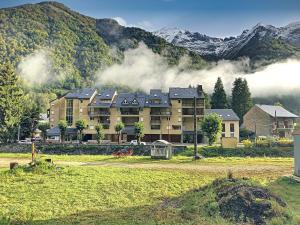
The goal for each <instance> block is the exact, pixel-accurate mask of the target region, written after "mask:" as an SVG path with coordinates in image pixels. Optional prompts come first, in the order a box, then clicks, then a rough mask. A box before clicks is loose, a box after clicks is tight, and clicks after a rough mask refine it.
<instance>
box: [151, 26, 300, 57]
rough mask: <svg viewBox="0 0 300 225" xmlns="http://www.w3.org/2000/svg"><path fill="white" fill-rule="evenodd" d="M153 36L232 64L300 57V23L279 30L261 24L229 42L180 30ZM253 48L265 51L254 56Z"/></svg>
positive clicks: (229, 39) (158, 32)
mask: <svg viewBox="0 0 300 225" xmlns="http://www.w3.org/2000/svg"><path fill="white" fill-rule="evenodd" d="M153 33H154V34H155V35H157V36H160V37H162V38H164V39H165V40H167V41H168V42H170V43H172V44H174V45H177V46H181V47H185V48H187V49H189V50H190V51H194V52H196V53H198V54H199V55H201V56H203V57H204V58H208V59H229V60H231V59H237V58H239V57H249V58H250V59H254V60H262V59H267V60H272V59H275V60H276V59H285V58H287V57H291V56H294V55H298V54H299V48H300V22H294V23H291V24H288V25H287V26H284V27H279V28H276V27H275V26H272V25H263V24H262V23H258V24H257V25H255V26H254V27H252V28H251V29H249V30H244V31H243V32H242V33H241V34H240V35H238V36H236V37H225V38H218V37H210V36H208V35H205V34H201V33H199V32H190V31H188V30H184V29H178V28H171V29H168V28H162V29H160V30H158V31H155V32H153ZM250 47H252V48H253V49H256V50H259V49H260V48H264V51H263V52H261V51H258V53H259V54H257V51H256V53H254V51H251V49H250ZM283 48H285V49H283ZM268 54H269V55H268Z"/></svg>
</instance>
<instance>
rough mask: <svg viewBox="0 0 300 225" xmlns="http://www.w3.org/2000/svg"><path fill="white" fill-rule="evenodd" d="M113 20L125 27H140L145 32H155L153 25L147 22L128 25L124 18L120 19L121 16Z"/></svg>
mask: <svg viewBox="0 0 300 225" xmlns="http://www.w3.org/2000/svg"><path fill="white" fill-rule="evenodd" d="M113 19H114V20H116V21H117V22H118V23H119V24H120V25H121V26H124V27H138V28H141V29H144V30H153V25H152V23H151V22H149V21H147V20H143V21H140V22H137V23H136V24H130V23H127V21H126V20H125V19H124V18H122V17H119V16H117V17H114V18H113Z"/></svg>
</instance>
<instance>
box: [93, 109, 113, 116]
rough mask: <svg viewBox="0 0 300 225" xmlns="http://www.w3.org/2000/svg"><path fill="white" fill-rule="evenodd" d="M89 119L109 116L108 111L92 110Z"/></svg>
mask: <svg viewBox="0 0 300 225" xmlns="http://www.w3.org/2000/svg"><path fill="white" fill-rule="evenodd" d="M89 116H90V117H98V116H110V111H109V110H92V111H89Z"/></svg>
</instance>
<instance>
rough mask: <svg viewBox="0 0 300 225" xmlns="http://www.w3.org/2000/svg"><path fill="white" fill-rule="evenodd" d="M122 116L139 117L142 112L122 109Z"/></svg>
mask: <svg viewBox="0 0 300 225" xmlns="http://www.w3.org/2000/svg"><path fill="white" fill-rule="evenodd" d="M120 112H121V115H126V116H131V115H139V113H140V111H139V110H138V109H120Z"/></svg>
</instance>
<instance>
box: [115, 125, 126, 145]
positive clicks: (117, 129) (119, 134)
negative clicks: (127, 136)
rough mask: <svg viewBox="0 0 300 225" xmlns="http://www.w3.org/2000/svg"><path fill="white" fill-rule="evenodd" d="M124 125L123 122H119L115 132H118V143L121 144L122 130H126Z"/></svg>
mask: <svg viewBox="0 0 300 225" xmlns="http://www.w3.org/2000/svg"><path fill="white" fill-rule="evenodd" d="M124 126H125V125H124V123H122V122H118V123H117V124H116V126H115V131H116V133H117V135H118V143H119V144H120V136H121V132H122V130H123V129H124Z"/></svg>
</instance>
